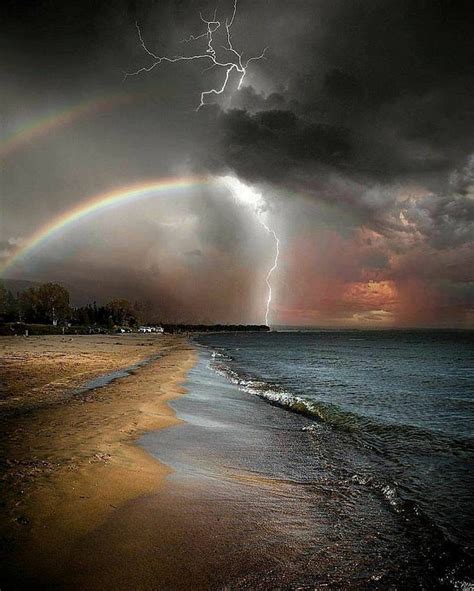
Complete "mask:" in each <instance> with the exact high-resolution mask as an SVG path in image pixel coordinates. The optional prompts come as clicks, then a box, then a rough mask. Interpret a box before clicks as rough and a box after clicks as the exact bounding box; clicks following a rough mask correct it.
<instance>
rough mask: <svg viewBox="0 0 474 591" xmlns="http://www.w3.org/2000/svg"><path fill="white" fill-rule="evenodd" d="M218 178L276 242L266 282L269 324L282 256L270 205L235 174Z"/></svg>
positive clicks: (266, 322)
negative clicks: (274, 277)
mask: <svg viewBox="0 0 474 591" xmlns="http://www.w3.org/2000/svg"><path fill="white" fill-rule="evenodd" d="M218 180H219V181H220V182H221V183H222V184H223V185H224V186H225V187H226V188H227V189H229V190H230V192H231V193H232V195H233V196H234V198H235V199H236V201H238V202H239V203H241V204H243V205H246V206H247V207H248V208H250V209H251V211H252V212H253V213H254V214H255V217H256V218H257V221H258V223H259V224H260V225H261V226H262V227H263V228H264V230H265V231H266V232H267V234H270V236H271V237H272V238H273V241H274V244H275V258H274V260H273V264H272V266H271V267H270V269H269V270H268V272H267V274H266V276H265V282H266V284H267V287H268V295H267V301H266V306H265V324H266V325H267V326H268V320H269V316H270V307H271V303H272V284H271V281H270V280H271V277H272V275H273V272H274V271H276V269H277V268H278V262H279V258H280V239H279V238H278V236H277V234H276V232H275V230H274V229H273V228H272V227H271V226H269V224H268V216H267V210H268V205H267V202H266V201H265V198H264V197H263V195H262V194H261V193H259V192H258V191H256V190H255V189H253V188H252V187H249V186H248V185H246V184H245V183H243V182H242V181H239V179H237V178H235V177H233V176H225V177H220V178H219V179H218Z"/></svg>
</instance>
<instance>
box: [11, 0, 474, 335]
mask: <svg viewBox="0 0 474 591" xmlns="http://www.w3.org/2000/svg"><path fill="white" fill-rule="evenodd" d="M236 8H237V10H236V13H235V18H234V20H233V22H232V27H231V35H232V37H231V39H232V43H233V47H234V48H236V51H237V52H238V53H239V54H241V55H243V59H244V61H243V63H244V64H245V61H246V60H247V59H248V58H251V57H254V56H255V57H256V56H260V55H261V53H262V51H263V50H264V49H265V55H264V57H263V58H262V59H259V60H255V61H252V62H250V63H249V64H248V67H247V69H246V74H245V77H244V79H243V81H242V84H241V85H240V87H239V86H238V82H239V76H238V72H237V71H236V70H233V71H232V72H231V73H230V75H229V80H228V83H227V85H226V87H225V90H224V92H222V93H221V94H219V95H207V96H206V97H205V99H206V100H205V102H206V104H205V105H204V106H202V107H201V108H200V109H198V110H196V108H197V107H198V106H199V103H200V100H201V93H202V92H203V91H205V90H209V89H211V88H221V87H222V85H223V83H224V80H225V75H226V68H222V67H219V66H216V67H214V68H209V66H210V65H212V63H210V60H209V58H203V59H199V60H190V61H180V62H174V63H170V62H161V63H157V64H156V65H155V66H154V67H153V68H152V69H151V70H150V71H149V72H147V71H145V70H143V71H141V72H140V73H139V74H137V75H133V76H130V75H129V76H126V74H133V73H135V72H137V71H139V70H141V69H142V68H146V69H150V66H152V65H153V64H154V63H155V62H156V61H157V60H156V59H155V58H153V57H152V55H151V54H154V55H156V56H168V57H171V58H173V57H174V56H179V55H181V56H191V55H205V54H206V50H207V49H208V46H207V39H206V38H200V39H193V38H191V39H190V36H194V37H198V36H199V35H200V34H202V33H205V31H206V24H205V23H204V22H203V20H202V19H204V20H214V18H215V19H216V20H218V21H220V22H221V23H225V19H226V18H227V19H228V21H227V22H230V20H229V19H231V18H232V14H233V4H232V1H230V2H227V1H226V0H220V1H218V2H217V3H215V2H207V1H206V0H202V1H199V2H198V1H196V0H189V1H186V0H173V1H171V0H170V1H168V0H160V1H159V2H157V1H156V0H130V1H126V0H117V1H115V2H113V3H106V2H97V1H92V0H84V1H82V2H81V1H79V2H74V3H65V2H59V1H58V0H48V1H46V0H43V1H42V0H37V1H35V2H32V3H28V2H21V3H20V2H14V1H13V0H6V1H5V2H4V3H3V5H2V19H1V23H0V28H1V29H2V30H1V34H0V54H1V59H0V87H1V88H2V92H1V95H0V113H1V122H0V191H1V204H0V207H1V209H0V213H1V226H0V257H1V259H0V260H2V261H3V264H5V263H6V262H7V261H8V260H10V259H11V257H12V256H14V254H15V252H18V251H20V250H21V249H22V248H23V247H24V246H25V245H26V244H28V240H29V238H30V237H31V236H32V235H34V234H35V233H37V232H38V231H39V230H40V229H41V228H42V227H46V226H48V224H50V223H51V220H53V219H55V218H56V217H57V216H59V215H63V214H67V212H68V211H70V210H72V209H73V208H75V207H77V206H78V205H80V204H81V203H82V202H86V201H87V200H89V199H91V198H93V197H94V196H96V195H100V194H102V193H105V192H107V191H112V190H115V191H120V190H121V189H123V190H125V189H126V188H127V187H130V186H131V185H135V184H140V183H144V182H151V181H153V182H159V181H160V179H164V178H167V177H180V178H185V177H186V178H187V177H191V176H197V177H200V178H206V179H208V182H206V183H202V184H199V183H196V185H195V186H192V187H190V188H188V189H187V190H185V191H179V192H170V193H169V194H162V193H160V194H159V195H158V194H157V195H155V196H153V195H152V196H149V197H147V198H145V199H141V200H139V201H134V202H124V203H121V204H117V205H116V206H114V207H109V208H107V209H104V210H101V211H97V212H96V213H94V214H93V215H90V216H88V217H86V218H84V219H82V220H78V221H77V223H73V224H69V225H68V226H67V227H64V228H63V229H62V230H61V231H58V232H56V233H54V234H53V235H52V236H51V237H50V238H48V239H47V240H45V241H43V242H42V243H41V244H40V245H38V247H37V248H33V249H31V250H30V251H29V252H28V254H27V255H25V256H23V257H19V258H18V260H16V261H15V263H14V264H11V265H9V266H8V267H7V268H6V270H5V272H4V276H5V277H7V278H13V279H26V280H30V281H58V282H61V283H63V284H64V285H66V286H67V287H68V288H69V289H70V290H71V293H72V295H73V301H75V302H78V303H82V302H84V301H86V300H94V299H95V300H97V301H98V302H102V301H107V299H110V298H112V297H127V298H129V299H131V300H135V299H136V300H141V301H146V302H147V303H148V304H149V305H150V307H151V308H153V310H154V314H155V315H156V317H157V318H159V319H161V320H162V321H168V322H170V321H181V322H196V323H198V322H199V323H200V322H203V323H213V322H223V323H226V322H227V323H261V322H263V321H264V317H265V307H266V302H267V298H268V290H267V285H266V282H265V278H266V276H267V273H268V271H269V269H270V268H271V266H272V264H273V261H274V256H275V244H274V240H273V238H272V236H271V234H269V233H268V232H266V231H265V229H264V228H263V227H262V224H261V223H260V222H259V216H260V217H261V216H264V217H265V220H266V222H267V223H268V225H269V226H271V228H272V230H274V231H275V232H276V234H277V235H278V237H279V239H280V257H279V261H278V267H277V268H276V269H275V271H274V273H273V274H272V276H271V285H272V302H271V307H270V314H269V319H270V322H271V324H272V325H301V326H321V327H350V328H359V327H360V328H362V327H364V328H365V327H369V328H384V327H412V326H420V327H473V325H474V305H473V296H474V284H473V269H474V261H473V259H474V254H473V253H474V249H473V245H472V241H473V238H474V201H473V197H474V145H473V143H474V129H473V126H474V112H473V111H474V108H473V105H474V101H473V91H474V74H473V71H472V63H473V57H474V56H473V44H472V27H473V24H474V23H473V22H472V20H473V19H472V15H471V14H470V13H471V10H470V7H469V6H468V3H464V2H456V1H448V0H444V1H436V2H434V1H433V0H431V1H430V2H428V1H421V0H410V1H408V0H406V1H405V0H377V2H368V1H367V0H363V1H362V0H293V1H288V0H286V1H281V0H261V1H259V0H252V1H250V0H240V1H239V2H238V4H237V7H236ZM214 11H215V14H216V16H215V17H214ZM200 15H201V17H202V18H201V17H200ZM136 24H138V26H139V29H140V34H141V36H142V39H143V42H144V45H145V47H143V46H142V45H141V42H140V38H139V34H138V29H137V26H136ZM189 39H190V40H189ZM186 40H188V41H186ZM226 43H227V41H226V37H225V26H224V25H222V26H221V28H220V30H218V31H217V32H216V33H215V35H214V45H213V46H214V48H216V55H217V58H218V60H219V61H220V62H222V61H224V60H227V62H228V61H229V60H235V59H237V58H236V54H233V53H232V52H229V51H226V50H225V49H224V47H225V46H226ZM146 49H148V51H149V52H150V53H147V51H146ZM231 63H232V62H231ZM222 177H232V178H234V179H237V180H238V181H239V182H240V183H242V186H243V187H246V188H248V189H249V190H251V191H254V192H256V194H258V195H261V196H262V199H263V204H264V205H263V206H262V203H261V202H259V205H258V211H256V210H255V207H254V208H252V207H251V206H250V207H249V206H248V204H245V203H243V202H241V201H240V200H239V199H238V198H236V196H235V195H233V194H232V193H231V192H229V190H227V189H226V188H225V186H222V184H221V183H219V182H218V180H219V179H220V178H222ZM214 181H215V182H214Z"/></svg>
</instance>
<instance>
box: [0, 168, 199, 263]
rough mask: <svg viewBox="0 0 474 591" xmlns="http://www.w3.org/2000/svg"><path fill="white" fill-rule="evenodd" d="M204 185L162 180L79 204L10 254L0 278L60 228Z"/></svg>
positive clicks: (178, 179) (194, 180)
mask: <svg viewBox="0 0 474 591" xmlns="http://www.w3.org/2000/svg"><path fill="white" fill-rule="evenodd" d="M208 182H209V180H208V179H207V178H206V177H176V178H165V179H161V180H155V181H150V182H147V183H140V184H137V185H130V186H128V187H122V188H120V189H115V190H112V191H109V192H107V193H101V194H99V195H96V196H94V197H92V198H90V199H88V200H86V201H83V202H82V203H80V204H79V205H77V206H76V207H74V208H73V209H70V210H68V211H66V212H64V213H62V214H60V215H59V216H58V217H56V218H55V219H53V220H52V221H51V222H49V223H48V224H46V225H44V226H42V227H41V228H40V229H39V230H37V231H36V232H35V233H34V234H33V235H32V236H30V238H28V240H27V241H26V242H25V243H24V244H23V245H22V246H21V247H20V248H19V249H18V250H17V251H16V252H15V253H13V255H11V256H10V258H8V259H7V260H6V262H5V263H3V264H0V275H3V274H4V273H5V271H7V270H9V269H11V268H12V266H13V265H14V264H15V263H17V262H18V261H19V260H20V259H23V258H24V257H26V256H27V255H29V254H31V253H32V251H33V250H35V249H36V248H38V247H39V246H40V245H41V244H43V243H44V242H46V241H47V240H49V239H50V238H52V237H53V236H54V235H55V234H57V233H59V232H60V231H61V230H63V229H64V228H67V227H68V226H71V225H72V224H74V223H76V222H78V221H80V220H83V219H84V218H86V217H88V216H91V215H94V214H96V213H97V212H99V211H101V210H103V209H106V208H108V207H115V206H117V205H123V204H125V203H130V202H133V201H138V200H139V199H145V198H149V197H153V196H155V195H157V194H163V193H169V192H171V191H177V190H183V189H190V188H193V187H197V186H202V185H205V184H207V183H208Z"/></svg>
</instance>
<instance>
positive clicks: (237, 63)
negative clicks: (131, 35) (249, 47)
mask: <svg viewBox="0 0 474 591" xmlns="http://www.w3.org/2000/svg"><path fill="white" fill-rule="evenodd" d="M216 12H217V11H215V12H214V16H213V20H206V19H205V18H204V17H203V16H202V14H200V15H199V16H200V18H201V21H202V22H203V23H204V24H205V25H206V30H205V31H204V33H201V34H199V35H190V36H189V37H188V38H187V39H183V41H182V43H192V42H194V41H199V40H200V39H206V41H207V44H206V49H205V50H204V52H203V53H196V54H191V55H177V56H173V57H170V56H165V55H156V54H155V53H153V51H151V50H150V49H148V47H147V45H146V44H145V41H144V39H143V36H142V32H141V30H140V26H139V25H138V23H135V26H136V28H137V32H138V39H139V40H140V45H141V47H142V48H143V50H144V51H145V53H146V54H148V55H149V56H150V57H151V58H152V59H153V60H154V61H153V62H152V64H151V65H149V66H142V67H141V68H139V69H138V70H136V71H135V72H130V73H126V74H125V78H128V77H129V76H138V75H139V74H142V73H146V72H151V70H153V69H154V68H155V67H156V66H158V65H160V64H162V63H163V62H168V63H171V64H174V63H177V62H190V61H195V60H209V62H210V66H209V68H206V70H209V69H212V68H215V67H216V66H217V67H219V68H221V69H223V70H224V72H225V74H224V81H223V83H222V85H221V86H218V87H216V88H210V89H209V90H203V91H202V92H201V100H200V102H199V105H198V106H197V107H196V111H199V109H200V108H201V107H203V106H204V105H206V104H208V102H207V101H206V98H208V97H210V96H212V95H215V96H218V95H220V94H222V93H223V92H224V91H225V89H226V87H227V84H228V83H229V78H230V74H231V72H232V71H233V70H235V72H237V74H238V75H239V83H238V86H237V88H238V89H240V87H241V86H242V83H243V81H244V78H245V76H246V74H247V68H248V66H249V64H250V63H251V62H254V61H257V60H260V59H263V58H264V57H265V52H266V50H267V48H266V47H265V49H264V50H263V51H262V53H261V54H260V55H257V56H254V57H251V58H249V59H247V60H246V61H244V60H243V57H242V55H243V54H242V52H238V51H237V50H236V49H235V47H234V45H233V41H232V34H231V27H232V25H233V24H234V20H235V15H236V12H237V0H234V4H233V11H232V15H231V17H230V19H229V18H226V19H225V21H224V23H222V22H221V21H220V20H217V17H216ZM222 25H224V27H225V44H224V45H222V46H220V48H221V49H222V50H223V52H224V55H228V54H230V56H229V58H227V59H226V58H224V57H218V55H217V51H216V47H215V39H214V33H216V32H217V31H218V29H220V28H221V26H222Z"/></svg>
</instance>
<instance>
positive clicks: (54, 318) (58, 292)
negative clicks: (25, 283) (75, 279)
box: [37, 283, 71, 324]
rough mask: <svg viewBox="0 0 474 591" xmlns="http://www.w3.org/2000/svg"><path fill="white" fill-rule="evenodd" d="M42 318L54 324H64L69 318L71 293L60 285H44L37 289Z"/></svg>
mask: <svg viewBox="0 0 474 591" xmlns="http://www.w3.org/2000/svg"><path fill="white" fill-rule="evenodd" d="M37 301H38V311H39V314H40V316H41V317H42V318H43V319H44V320H45V321H46V322H51V323H53V324H55V323H57V322H64V321H65V320H66V318H67V317H68V316H69V314H70V312H71V309H70V307H69V292H68V290H67V289H66V288H65V287H63V286H62V285H59V283H44V284H43V285H40V286H39V287H38V288H37Z"/></svg>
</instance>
